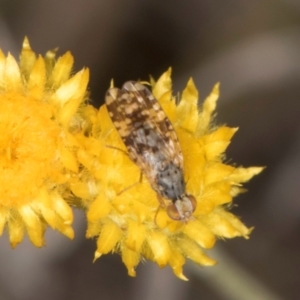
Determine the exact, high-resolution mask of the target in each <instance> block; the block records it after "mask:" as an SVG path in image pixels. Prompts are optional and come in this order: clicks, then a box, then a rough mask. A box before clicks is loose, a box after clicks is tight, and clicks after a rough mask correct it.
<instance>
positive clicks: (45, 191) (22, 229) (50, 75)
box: [0, 38, 89, 247]
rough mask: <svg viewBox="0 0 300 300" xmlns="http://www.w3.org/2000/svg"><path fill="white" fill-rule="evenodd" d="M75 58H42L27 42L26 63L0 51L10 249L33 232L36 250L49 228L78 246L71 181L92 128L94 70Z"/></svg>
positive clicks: (1, 216) (1, 191) (0, 145)
mask: <svg viewBox="0 0 300 300" xmlns="http://www.w3.org/2000/svg"><path fill="white" fill-rule="evenodd" d="M72 65H73V57H72V55H71V54H70V53H69V52H67V53H66V54H65V55H63V56H62V57H60V58H59V59H57V60H56V59H55V51H49V52H48V53H47V54H46V55H45V57H42V56H40V55H38V56H37V55H36V54H35V53H34V52H33V51H32V50H31V48H30V45H29V42H28V39H27V38H25V40H24V43H23V49H22V52H21V56H20V63H19V64H18V63H17V62H16V60H15V59H14V58H13V57H12V56H11V55H10V54H8V55H7V57H5V56H4V54H3V53H2V52H1V50H0V131H1V136H0V151H1V156H0V182H1V185H0V233H2V231H3V229H4V228H5V227H6V226H7V228H8V234H9V239H10V243H11V245H12V246H13V247H14V246H16V245H17V244H18V243H20V242H21V241H22V239H23V236H24V234H25V233H26V232H27V234H28V236H29V238H30V240H31V242H32V243H33V244H34V245H35V246H42V245H43V243H44V238H43V233H44V231H45V229H46V227H47V226H48V225H49V226H50V227H52V228H53V229H57V230H59V231H60V232H62V233H63V234H64V235H66V236H68V237H69V238H72V237H73V235H74V233H73V229H72V227H71V224H72V221H73V214H72V210H71V208H70V206H69V204H68V199H69V197H70V194H71V192H70V189H69V187H68V185H69V183H68V180H69V178H70V177H72V176H74V174H77V173H78V165H79V163H78V161H77V159H76V155H75V154H76V151H78V148H80V146H79V144H78V142H77V140H76V138H75V136H76V134H78V132H81V131H82V130H84V129H83V127H84V126H86V125H85V124H86V121H85V118H84V113H85V111H86V110H87V106H86V105H85V104H84V101H85V99H86V87H87V82H88V77H89V73H88V70H82V71H80V72H78V73H77V74H75V75H71V70H72Z"/></svg>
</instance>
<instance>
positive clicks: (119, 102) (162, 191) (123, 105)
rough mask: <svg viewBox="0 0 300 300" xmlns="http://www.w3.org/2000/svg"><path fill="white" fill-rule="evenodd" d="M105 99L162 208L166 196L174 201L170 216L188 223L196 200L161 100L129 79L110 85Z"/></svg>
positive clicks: (130, 152)
mask: <svg viewBox="0 0 300 300" xmlns="http://www.w3.org/2000/svg"><path fill="white" fill-rule="evenodd" d="M105 102H106V106H107V110H108V113H109V116H110V118H111V120H112V122H113V124H114V126H115V127H116V129H117V131H118V133H119V135H120V136H121V138H122V140H123V142H124V144H125V146H126V148H127V150H128V155H129V158H130V159H131V160H132V161H133V162H134V163H135V164H136V165H137V166H138V167H139V168H140V170H141V173H142V174H143V175H144V176H145V177H146V178H147V179H148V181H149V183H150V185H151V187H152V188H153V190H154V191H156V193H157V197H158V200H159V202H160V204H161V207H163V208H164V207H165V201H164V200H163V198H165V199H167V200H171V201H169V204H168V205H167V207H166V210H167V213H168V215H169V217H170V218H171V219H173V220H177V221H183V222H187V221H188V220H189V219H191V216H192V213H193V212H194V211H195V209H196V205H197V202H196V199H195V197H194V196H192V195H188V194H186V191H185V182H184V179H183V155H182V152H181V148H180V145H179V141H178V138H177V135H176V133H175V130H174V128H173V126H172V124H171V122H170V120H169V119H168V117H167V116H166V114H165V112H164V111H163V109H162V108H161V106H160V104H159V103H158V101H157V100H156V99H155V97H154V96H153V95H152V93H151V92H150V91H149V90H148V89H147V88H146V87H145V86H144V85H142V84H140V83H138V82H135V81H128V82H126V83H124V85H123V87H122V89H118V88H110V89H109V90H108V91H107V92H106V97H105Z"/></svg>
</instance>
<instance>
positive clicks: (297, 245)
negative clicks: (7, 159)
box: [0, 0, 300, 300]
mask: <svg viewBox="0 0 300 300" xmlns="http://www.w3.org/2000/svg"><path fill="white" fill-rule="evenodd" d="M25 35H27V36H28V37H29V39H30V43H31V46H32V48H33V50H34V51H35V52H37V53H43V54H44V53H45V52H46V51H47V50H49V49H53V48H55V47H59V52H58V53H59V54H63V53H64V52H65V51H67V50H70V51H71V52H72V54H73V55H74V57H75V69H76V70H77V71H78V70H79V69H81V68H82V67H84V66H88V67H89V68H90V71H91V81H90V91H91V98H92V99H93V101H94V103H95V105H97V106H99V105H100V104H102V103H103V100H104V93H105V91H106V89H107V88H108V86H109V82H110V80H111V78H114V79H115V83H116V85H117V86H120V85H121V84H122V83H123V82H124V81H126V80H136V79H143V80H147V79H148V78H149V75H150V74H151V75H153V76H154V77H155V78H158V76H160V75H161V74H162V73H163V72H164V71H166V69H167V68H168V67H169V66H172V68H173V79H174V92H175V93H176V92H178V91H181V90H182V89H183V88H184V86H185V84H186V82H187V80H188V79H189V77H193V78H194V81H195V83H196V85H197V87H198V89H199V91H200V101H203V100H204V98H205V97H206V96H207V95H208V93H209V92H210V90H211V89H212V87H213V85H214V83H216V82H217V81H220V82H221V97H220V100H219V103H218V108H217V113H218V117H217V122H218V123H219V124H224V123H226V124H227V125H229V126H231V127H237V126H238V127H239V128H240V129H239V131H238V132H237V134H236V135H235V137H234V138H233V141H232V144H231V145H230V147H229V149H228V151H227V159H228V161H229V162H231V163H236V164H237V165H243V166H262V165H263V166H267V169H266V170H265V171H264V172H263V173H262V174H261V175H259V176H258V177H255V178H254V179H253V180H252V181H251V182H250V183H248V184H246V187H247V188H248V189H249V191H248V193H246V194H243V195H241V196H239V197H238V198H237V199H236V200H235V204H236V207H234V208H233V212H234V213H235V214H236V215H238V216H241V218H242V220H243V221H244V222H245V224H246V225H248V226H249V227H251V226H255V230H254V231H253V234H252V235H251V238H250V240H244V239H242V238H240V239H234V240H227V241H219V242H218V243H217V246H216V248H215V249H214V250H212V251H209V254H210V255H211V256H212V257H213V258H215V259H217V260H218V261H219V264H218V265H217V266H216V267H213V268H201V267H199V266H195V265H193V264H187V265H186V266H185V269H184V270H185V274H186V276H187V277H188V278H189V279H190V280H189V282H182V281H180V280H179V279H177V278H176V277H175V276H174V275H173V273H172V271H171V269H170V268H169V267H167V268H165V269H163V270H160V269H159V268H158V267H157V266H156V265H154V264H152V263H149V262H147V263H144V264H140V265H139V266H138V268H137V277H136V278H130V277H128V276H127V271H126V268H125V266H124V265H123V264H122V262H121V258H120V257H119V256H118V255H107V256H105V257H102V258H100V259H99V260H98V261H97V262H96V263H94V264H93V263H92V260H93V255H94V251H95V241H92V240H89V241H87V240H85V237H84V235H85V230H86V228H85V217H84V215H83V214H82V213H81V212H78V211H75V215H76V216H75V220H76V222H75V224H74V227H75V231H76V237H75V240H74V241H69V240H67V238H64V237H63V236H61V235H60V234H59V233H57V232H53V231H50V230H48V231H47V233H46V242H47V246H46V247H44V248H43V249H35V248H34V247H33V246H32V245H31V244H30V243H29V242H28V241H25V242H23V243H22V244H21V245H19V246H18V247H17V248H16V249H15V250H13V251H12V250H11V248H10V246H9V243H8V239H7V236H3V237H2V238H1V239H0V266H1V267H0V299H1V300H2V299H4V300H19V299H20V300H27V299H28V300H29V299H31V300H35V299H45V300H48V299H49V300H50V299H56V300H61V299H74V300H77V299H78V300H79V299H104V300H105V299H112V300H114V299H133V300H137V299H145V300H152V299H156V300H160V299H164V300H169V299H170V300H171V299H172V300H181V299H187V300H188V299H205V300H206V299H207V300H211V299H213V300H214V299H216V300H223V299H229V300H235V299H237V300H248V299H251V300H252V299H263V300H269V299H270V300H273V299H275V300H277V299H278V300H280V299H300V239H299V237H300V218H299V216H300V199H299V198H300V183H299V179H300V130H299V129H300V56H299V53H300V1H299V0H252V1H246V0H240V1H233V0H227V1H221V0H202V1H200V0H186V1H182V0H165V1H158V0H152V1H151V0H127V1H117V0H110V1H108V0H107V1H104V0H102V1H101V0H98V1H97V0H73V1H71V0H64V1H59V0H39V1H36V0H13V1H12V0H2V1H1V2H0V47H1V49H2V50H4V52H5V53H7V51H10V52H11V53H13V54H14V56H16V57H18V55H19V51H20V49H21V45H22V41H23V39H24V36H25Z"/></svg>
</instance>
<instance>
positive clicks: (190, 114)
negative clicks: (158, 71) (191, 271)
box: [73, 70, 262, 280]
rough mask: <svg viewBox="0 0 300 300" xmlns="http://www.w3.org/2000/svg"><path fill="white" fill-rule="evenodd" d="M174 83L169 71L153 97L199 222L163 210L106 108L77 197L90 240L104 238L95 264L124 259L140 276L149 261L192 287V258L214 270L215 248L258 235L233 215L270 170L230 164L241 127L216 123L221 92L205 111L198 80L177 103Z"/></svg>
mask: <svg viewBox="0 0 300 300" xmlns="http://www.w3.org/2000/svg"><path fill="white" fill-rule="evenodd" d="M170 76H171V71H170V70H169V71H167V72H166V73H164V74H163V75H162V76H161V77H160V79H159V80H158V81H157V82H152V83H151V85H152V92H153V94H154V96H155V97H156V99H157V100H158V101H159V103H160V104H161V106H162V107H163V110H164V111H165V113H166V115H167V116H168V117H169V119H170V121H171V123H172V124H173V127H174V129H175V131H176V134H177V136H178V139H179V142H180V145H181V149H182V152H183V157H184V178H185V182H186V191H187V193H188V194H190V195H193V196H194V197H195V198H196V201H197V207H196V210H195V211H194V213H193V218H192V219H190V220H189V221H188V222H181V221H175V220H172V219H171V218H170V217H169V216H168V214H167V212H166V209H165V208H160V209H159V210H158V207H159V202H158V200H157V195H156V193H155V191H154V190H153V189H152V188H151V186H150V183H149V182H148V180H147V179H145V178H143V180H142V182H141V183H139V184H135V183H137V182H138V180H139V177H140V172H141V170H140V169H139V168H138V166H137V165H136V164H134V163H133V162H132V161H131V160H130V159H129V157H128V155H126V152H127V149H126V147H125V145H124V144H123V142H122V140H121V138H120V135H119V133H118V132H117V130H116V129H115V127H114V126H113V124H112V121H111V119H110V117H109V115H108V112H107V108H106V106H105V105H103V106H102V107H100V109H99V112H98V115H97V116H95V118H94V119H93V122H94V126H93V131H92V136H91V137H89V138H84V137H82V144H84V145H85V151H84V152H82V155H81V159H80V160H81V163H82V164H83V165H84V166H85V176H86V178H85V184H83V183H81V185H80V184H78V186H80V188H78V190H77V193H78V194H80V193H81V195H82V196H84V197H82V198H84V199H85V201H84V205H85V206H87V208H88V212H87V219H88V229H87V237H89V238H90V237H95V236H96V237H97V250H96V252H95V259H97V258H99V257H100V256H101V255H103V254H107V253H109V252H118V253H120V254H121V256H122V261H123V262H124V264H125V265H126V267H127V269H128V273H129V275H131V276H135V268H136V266H137V265H138V263H139V262H140V260H141V259H142V258H147V259H149V260H152V261H154V262H155V263H157V264H158V265H159V266H160V267H164V266H166V265H170V266H171V267H172V268H173V271H174V273H175V274H176V275H177V276H178V277H179V278H181V279H184V280H186V277H185V276H184V275H183V272H182V267H183V265H184V264H185V260H186V258H189V259H191V260H193V261H195V262H196V263H198V264H201V265H203V266H211V265H214V264H215V263H216V262H215V261H214V260H213V259H211V258H209V257H208V256H207V255H206V254H205V252H204V251H203V250H204V249H209V248H211V247H213V246H214V244H215V241H216V238H218V237H220V238H233V237H237V236H242V237H244V238H248V235H249V234H250V232H251V229H249V228H247V227H246V226H245V225H244V224H243V223H242V222H241V221H240V220H239V219H238V218H237V217H236V216H234V215H233V214H232V213H230V212H228V210H227V208H229V207H230V205H231V203H232V199H233V197H234V196H236V195H237V194H239V192H240V191H241V190H240V186H241V183H243V182H245V181H248V180H249V179H250V178H251V177H253V176H254V175H256V174H258V173H260V172H261V171H262V168H260V167H252V168H241V167H238V168H236V167H234V166H230V165H227V164H225V163H224V151H225V150H226V148H227V146H228V145H229V143H230V140H231V138H232V136H233V135H234V133H235V132H236V131H237V128H229V127H225V126H221V127H216V126H212V124H211V117H212V113H213V112H214V110H215V108H216V101H217V99H218V96H219V85H218V84H217V85H216V86H215V87H214V88H213V91H212V92H211V94H210V95H209V96H208V97H207V99H206V100H205V101H204V103H203V105H202V109H200V110H199V108H198V92H197V89H196V87H195V85H194V83H193V81H192V80H190V81H189V82H188V84H187V87H186V89H185V90H184V91H183V94H182V96H181V99H180V101H179V102H178V104H176V99H175V98H174V97H172V90H171V78H170ZM74 186H76V185H74ZM73 192H74V191H73ZM74 193H76V191H75V192H74ZM157 211H158V213H157ZM156 214H157V216H156Z"/></svg>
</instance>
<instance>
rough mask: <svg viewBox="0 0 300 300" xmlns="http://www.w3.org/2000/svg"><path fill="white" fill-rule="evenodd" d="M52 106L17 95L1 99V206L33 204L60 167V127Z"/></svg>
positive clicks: (11, 93)
mask: <svg viewBox="0 0 300 300" xmlns="http://www.w3.org/2000/svg"><path fill="white" fill-rule="evenodd" d="M51 117H52V113H51V107H50V105H48V104H46V103H42V102H38V101H36V100H34V99H32V98H29V97H26V96H23V95H21V94H20V93H17V92H9V93H5V94H2V95H0V132H1V135H0V182H1V186H0V204H2V205H4V206H9V207H12V206H13V207H16V206H18V205H21V204H25V203H27V202H28V201H30V200H33V199H34V197H35V194H36V192H37V190H38V189H39V188H41V186H42V185H43V184H44V183H45V182H46V181H47V179H48V178H49V176H50V177H51V172H52V171H53V169H55V168H56V167H57V162H56V157H57V144H58V138H59V133H60V128H59V126H58V124H56V123H55V121H53V120H52V119H51Z"/></svg>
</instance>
